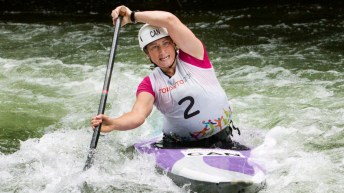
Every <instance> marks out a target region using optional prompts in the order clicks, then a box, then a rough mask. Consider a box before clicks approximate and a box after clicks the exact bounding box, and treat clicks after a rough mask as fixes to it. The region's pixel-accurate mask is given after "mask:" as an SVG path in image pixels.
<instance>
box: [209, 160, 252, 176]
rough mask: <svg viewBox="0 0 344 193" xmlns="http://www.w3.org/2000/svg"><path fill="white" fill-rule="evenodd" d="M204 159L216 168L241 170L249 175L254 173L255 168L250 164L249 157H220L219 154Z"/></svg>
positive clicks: (240, 171)
mask: <svg viewBox="0 0 344 193" xmlns="http://www.w3.org/2000/svg"><path fill="white" fill-rule="evenodd" d="M203 161H204V162H205V163H206V164H208V165H210V166H212V167H215V168H219V169H223V170H229V171H234V172H239V173H243V174H247V175H252V176H253V175H254V174H255V171H254V168H253V167H252V166H251V165H250V164H248V162H247V157H232V156H228V157H219V156H206V157H204V158H203Z"/></svg>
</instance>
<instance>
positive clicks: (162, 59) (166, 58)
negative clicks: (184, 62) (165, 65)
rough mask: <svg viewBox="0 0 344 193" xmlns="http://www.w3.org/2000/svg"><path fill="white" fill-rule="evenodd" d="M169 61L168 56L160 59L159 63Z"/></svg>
mask: <svg viewBox="0 0 344 193" xmlns="http://www.w3.org/2000/svg"><path fill="white" fill-rule="evenodd" d="M168 59H170V55H168V56H166V57H163V58H160V61H165V60H168Z"/></svg>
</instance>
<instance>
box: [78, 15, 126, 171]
mask: <svg viewBox="0 0 344 193" xmlns="http://www.w3.org/2000/svg"><path fill="white" fill-rule="evenodd" d="M121 21H122V17H121V16H120V17H118V19H117V21H116V25H115V31H114V34H113V38H112V46H111V52H110V56H109V62H108V65H107V69H106V74H105V80H104V85H103V92H102V95H101V98H100V104H99V108H98V115H100V114H104V111H105V105H106V99H107V96H108V92H109V86H110V81H111V74H112V69H113V64H114V62H115V55H116V48H117V39H118V33H119V29H120V26H121ZM101 127H102V124H99V125H98V127H96V128H95V129H94V131H93V136H92V141H91V145H90V149H89V151H88V155H87V160H86V164H85V167H84V171H85V170H88V169H89V168H90V167H92V165H93V158H94V154H95V151H96V148H97V143H98V139H99V135H100V129H101Z"/></svg>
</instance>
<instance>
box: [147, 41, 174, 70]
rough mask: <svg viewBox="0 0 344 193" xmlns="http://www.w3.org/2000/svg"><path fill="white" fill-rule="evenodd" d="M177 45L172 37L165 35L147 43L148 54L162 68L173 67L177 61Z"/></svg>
mask: <svg viewBox="0 0 344 193" xmlns="http://www.w3.org/2000/svg"><path fill="white" fill-rule="evenodd" d="M175 49H176V46H175V44H174V42H173V41H172V39H171V38H170V37H164V38H161V39H158V40H155V41H154V42H152V43H150V44H148V45H147V55H148V57H149V58H150V59H151V60H152V62H153V63H154V64H156V65H157V66H159V67H160V68H162V69H168V68H171V67H172V65H173V63H174V62H175V57H176V51H175Z"/></svg>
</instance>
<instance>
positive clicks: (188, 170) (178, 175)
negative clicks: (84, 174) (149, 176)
mask: <svg viewBox="0 0 344 193" xmlns="http://www.w3.org/2000/svg"><path fill="white" fill-rule="evenodd" d="M161 139H162V137H155V138H153V139H150V140H147V141H143V142H140V143H136V144H134V147H135V149H136V151H137V152H139V153H141V154H151V155H153V156H154V157H155V161H156V166H157V168H159V169H161V170H162V171H165V172H166V173H167V175H168V176H169V177H171V178H172V180H173V181H174V182H175V183H176V184H180V185H185V184H189V185H190V186H191V188H192V189H193V190H194V189H197V188H198V189H199V190H196V191H197V192H215V191H216V192H258V191H259V190H261V189H262V188H264V187H265V171H264V169H263V168H262V167H261V166H260V165H258V164H257V163H254V162H252V160H251V159H250V155H251V149H246V150H234V149H219V148H173V149H167V148H158V147H156V146H155V145H154V144H155V143H156V142H159V141H161Z"/></svg>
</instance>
